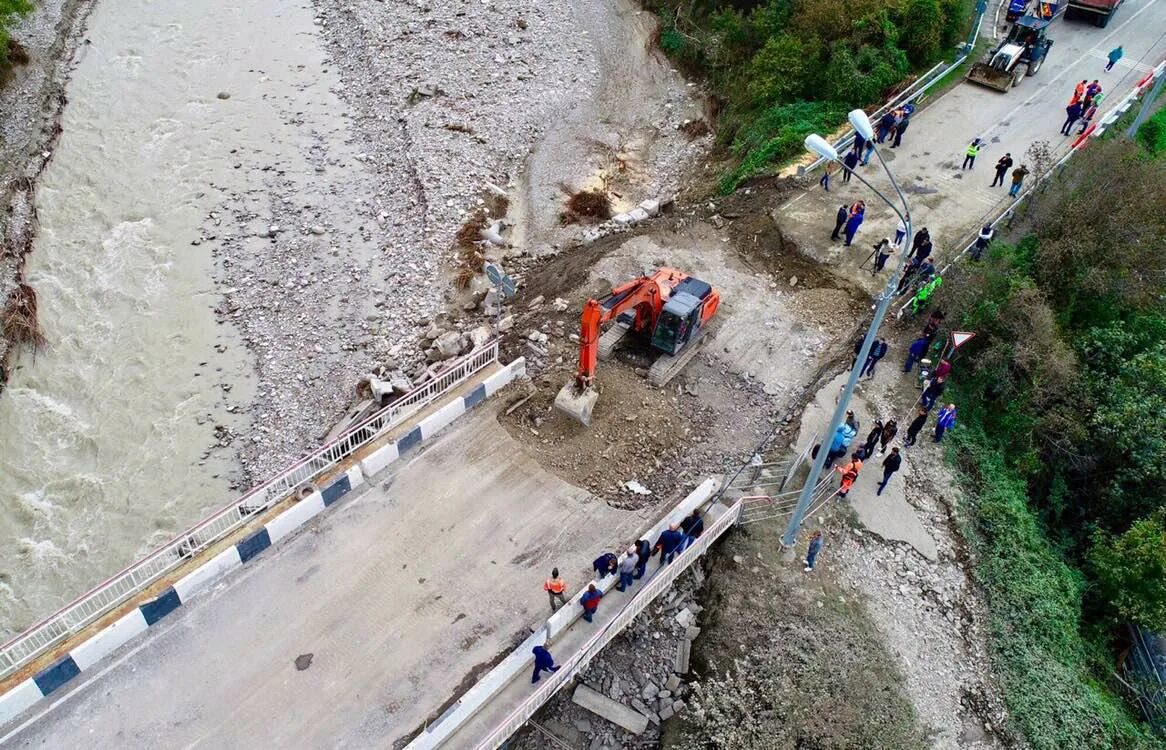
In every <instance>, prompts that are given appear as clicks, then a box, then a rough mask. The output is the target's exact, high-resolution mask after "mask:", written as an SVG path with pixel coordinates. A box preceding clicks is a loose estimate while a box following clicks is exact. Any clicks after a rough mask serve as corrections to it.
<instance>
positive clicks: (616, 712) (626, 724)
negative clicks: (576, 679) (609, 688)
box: [571, 685, 648, 734]
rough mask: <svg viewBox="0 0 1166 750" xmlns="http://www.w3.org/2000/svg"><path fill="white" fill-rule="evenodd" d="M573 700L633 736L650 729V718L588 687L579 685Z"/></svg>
mask: <svg viewBox="0 0 1166 750" xmlns="http://www.w3.org/2000/svg"><path fill="white" fill-rule="evenodd" d="M571 700H572V701H573V702H574V703H575V704H577V705H579V706H582V707H583V708H585V709H587V710H588V711H591V712H592V713H594V714H596V715H597V716H600V717H602V718H604V719H607V720H608V721H610V722H611V723H612V724H616V725H617V726H620V727H623V728H624V729H626V730H627V731H629V732H631V733H632V734H643V733H644V730H645V729H647V728H648V717H647V716H644V715H643V714H641V713H640V712H638V711H633V710H632V709H630V708H628V707H627V706H625V705H623V704H622V703H617V702H616V701H613V700H612V699H611V698H608V697H607V696H606V695H603V694H602V693H598V692H596V691H594V690H592V689H591V688H589V687H587V686H586V685H578V686H577V687H576V688H575V693H574V695H573V696H572V697H571Z"/></svg>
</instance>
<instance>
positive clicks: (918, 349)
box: [903, 336, 927, 372]
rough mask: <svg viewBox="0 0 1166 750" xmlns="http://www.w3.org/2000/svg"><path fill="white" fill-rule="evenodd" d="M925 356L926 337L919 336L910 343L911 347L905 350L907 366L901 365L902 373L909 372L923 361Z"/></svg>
mask: <svg viewBox="0 0 1166 750" xmlns="http://www.w3.org/2000/svg"><path fill="white" fill-rule="evenodd" d="M925 354H927V337H926V336H920V337H919V338H917V339H915V340H914V341H912V342H911V346H910V347H909V348H908V349H907V364H905V365H903V372H911V370H913V369H914V368H915V363H916V362H918V361H919V360H921V359H923V356H924V355H925Z"/></svg>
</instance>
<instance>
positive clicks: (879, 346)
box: [858, 339, 887, 378]
mask: <svg viewBox="0 0 1166 750" xmlns="http://www.w3.org/2000/svg"><path fill="white" fill-rule="evenodd" d="M886 355H887V342H886V341H885V340H883V339H879V340H878V341H876V342H874V344H873V345H871V348H870V354H868V355H866V362H864V363H863V365H862V369H861V370H859V372H858V376H859V377H862V376H863V375H866V377H868V378H873V377H874V371H875V365H877V364H878V363H879V360H880V359H882V358H883V357H885V356H886Z"/></svg>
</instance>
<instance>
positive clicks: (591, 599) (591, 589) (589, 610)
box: [579, 583, 603, 622]
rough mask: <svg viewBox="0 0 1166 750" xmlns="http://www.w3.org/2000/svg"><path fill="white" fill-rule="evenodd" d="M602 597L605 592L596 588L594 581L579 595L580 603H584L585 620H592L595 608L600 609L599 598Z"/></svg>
mask: <svg viewBox="0 0 1166 750" xmlns="http://www.w3.org/2000/svg"><path fill="white" fill-rule="evenodd" d="M602 598H603V592H602V591H600V590H599V589H597V588H595V584H594V583H589V584H587V590H586V591H584V592H583V596H581V597H579V603H580V604H582V605H583V619H584V620H586V621H587V622H592V619H591V618H592V617H594V616H595V610H597V609H599V600H600V599H602Z"/></svg>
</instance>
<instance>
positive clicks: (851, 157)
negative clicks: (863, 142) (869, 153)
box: [842, 151, 858, 183]
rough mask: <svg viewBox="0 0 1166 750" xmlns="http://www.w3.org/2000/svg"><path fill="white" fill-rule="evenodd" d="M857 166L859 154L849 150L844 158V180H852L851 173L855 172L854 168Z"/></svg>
mask: <svg viewBox="0 0 1166 750" xmlns="http://www.w3.org/2000/svg"><path fill="white" fill-rule="evenodd" d="M857 166H858V154H856V153H854V152H853V151H847V152H846V156H844V157H843V158H842V182H844V183H846V182H850V175H851V174H853V173H854V168H855V167H857Z"/></svg>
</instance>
